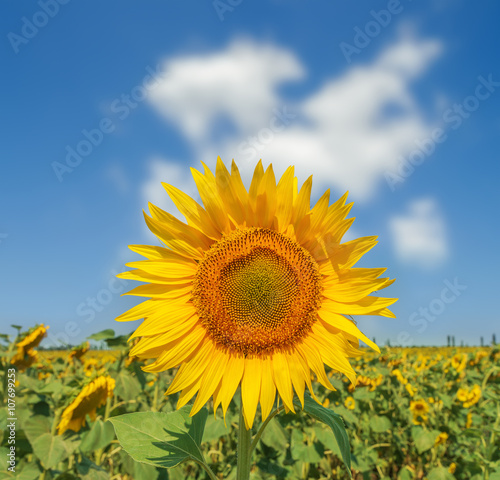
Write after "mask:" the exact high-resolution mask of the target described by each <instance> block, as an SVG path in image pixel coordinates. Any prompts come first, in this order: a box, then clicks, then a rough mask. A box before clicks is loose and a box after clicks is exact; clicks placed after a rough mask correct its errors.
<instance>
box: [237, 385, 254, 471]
mask: <svg viewBox="0 0 500 480" xmlns="http://www.w3.org/2000/svg"><path fill="white" fill-rule="evenodd" d="M251 442H252V429H250V430H247V428H246V425H245V419H244V417H243V399H242V398H241V393H240V420H239V424H238V450H237V457H236V458H237V461H238V466H237V469H236V480H249V478H250V466H251V461H250V459H251V456H252V450H251Z"/></svg>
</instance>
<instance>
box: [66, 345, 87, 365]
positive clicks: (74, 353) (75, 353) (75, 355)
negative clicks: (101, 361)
mask: <svg viewBox="0 0 500 480" xmlns="http://www.w3.org/2000/svg"><path fill="white" fill-rule="evenodd" d="M89 348H90V343H89V342H85V343H82V344H81V345H80V346H78V347H75V348H73V350H71V352H69V355H68V362H70V363H73V362H74V360H79V361H80V362H81V361H82V360H81V359H82V357H83V356H84V355H85V354H86V353H87V352H88V351H89Z"/></svg>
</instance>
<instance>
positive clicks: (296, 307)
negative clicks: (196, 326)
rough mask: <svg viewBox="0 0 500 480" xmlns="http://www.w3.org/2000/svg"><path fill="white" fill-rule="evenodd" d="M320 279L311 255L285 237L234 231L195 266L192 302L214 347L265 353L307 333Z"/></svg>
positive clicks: (262, 231)
mask: <svg viewBox="0 0 500 480" xmlns="http://www.w3.org/2000/svg"><path fill="white" fill-rule="evenodd" d="M320 278H321V277H320V275H319V272H318V267H317V264H316V262H315V261H314V259H313V258H312V257H311V255H310V254H309V253H308V252H307V251H306V250H305V249H304V248H302V247H301V246H300V245H298V244H297V243H296V242H294V241H293V240H291V239H290V238H289V237H287V236H285V235H283V234H280V233H278V232H275V231H273V230H268V229H263V228H247V229H244V230H236V231H235V232H233V233H232V234H231V235H228V236H225V237H223V238H222V239H221V240H220V241H219V242H217V243H215V244H214V245H213V246H212V247H211V248H210V250H209V251H208V252H207V253H206V256H205V258H204V259H203V261H202V262H200V264H199V266H198V271H197V274H196V279H195V282H194V288H193V303H194V305H195V307H196V309H197V312H198V315H199V317H200V320H201V323H202V324H203V325H204V326H205V328H206V329H207V332H208V333H209V335H210V336H211V337H212V339H213V341H214V342H215V343H216V344H217V345H218V346H220V347H222V348H227V349H229V350H231V351H235V352H239V353H243V354H245V355H248V354H270V353H272V352H273V351H275V350H276V349H285V348H288V347H291V346H293V345H294V344H295V343H297V342H298V341H300V339H301V338H303V337H304V336H305V335H306V334H307V333H308V332H309V331H310V328H311V326H312V325H313V323H314V322H315V321H316V311H317V310H318V308H319V306H320V293H321V282H320Z"/></svg>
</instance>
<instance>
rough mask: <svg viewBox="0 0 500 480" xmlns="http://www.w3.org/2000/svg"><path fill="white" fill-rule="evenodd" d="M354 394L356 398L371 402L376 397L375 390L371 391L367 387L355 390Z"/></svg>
mask: <svg viewBox="0 0 500 480" xmlns="http://www.w3.org/2000/svg"><path fill="white" fill-rule="evenodd" d="M352 396H353V397H354V400H361V401H363V402H369V401H370V400H373V399H374V398H375V392H370V391H369V390H368V389H367V388H358V389H356V390H354V393H353V394H352Z"/></svg>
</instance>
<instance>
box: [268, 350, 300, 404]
mask: <svg viewBox="0 0 500 480" xmlns="http://www.w3.org/2000/svg"><path fill="white" fill-rule="evenodd" d="M272 364H273V373H274V380H275V382H276V388H277V389H278V393H279V395H280V397H281V399H282V400H283V403H284V404H285V405H286V406H287V407H288V409H289V410H291V411H292V412H294V413H295V410H294V408H293V389H292V379H291V377H290V370H289V368H288V362H287V359H286V356H285V355H284V354H283V353H280V352H275V353H273V356H272Z"/></svg>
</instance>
